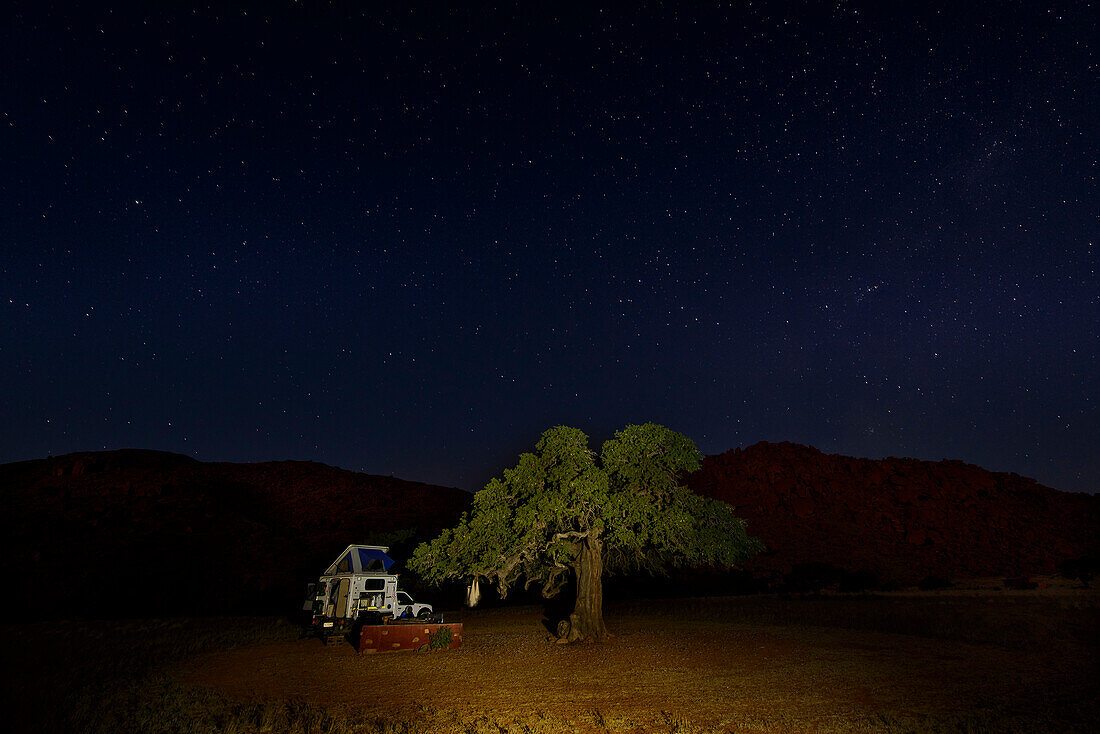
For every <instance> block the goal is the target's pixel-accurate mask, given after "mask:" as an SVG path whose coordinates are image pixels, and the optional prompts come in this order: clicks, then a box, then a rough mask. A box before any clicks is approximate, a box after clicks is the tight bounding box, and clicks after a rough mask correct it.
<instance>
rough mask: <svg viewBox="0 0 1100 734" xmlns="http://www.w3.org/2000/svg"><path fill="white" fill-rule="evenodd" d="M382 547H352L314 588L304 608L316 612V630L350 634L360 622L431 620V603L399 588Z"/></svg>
mask: <svg viewBox="0 0 1100 734" xmlns="http://www.w3.org/2000/svg"><path fill="white" fill-rule="evenodd" d="M388 550H389V548H387V547H385V546H381V545H349V546H348V547H347V548H345V549H344V552H343V553H341V554H340V555H339V556H338V557H337V559H336V560H335V561H334V562H333V563H332V565H331V566H329V567H328V570H326V571H325V573H324V575H322V576H321V578H320V579H319V580H318V582H317V584H316V585H314V587H313V589H312V591H311V595H310V597H309V598H307V599H306V603H305V605H303V608H304V609H305V610H306V611H312V612H313V627H314V628H315V629H316V630H317V632H319V633H321V634H322V635H324V636H329V635H338V634H342V633H344V632H347V631H348V630H349V629H350V628H351V627H352V626H353V625H354V624H355V623H356V622H362V623H365V624H378V623H380V622H384V621H387V620H389V619H401V618H412V617H415V618H417V619H427V618H428V617H431V616H432V606H431V604H421V603H420V602H417V601H416V600H414V599H413V598H412V597H411V596H409V594H408V593H407V592H405V591H402V590H401V589H399V588H397V574H392V573H389V570H390V567H391V566H393V559H392V558H390V557H389V556H388V555H386V551H388Z"/></svg>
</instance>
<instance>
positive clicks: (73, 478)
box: [0, 450, 470, 617]
mask: <svg viewBox="0 0 1100 734" xmlns="http://www.w3.org/2000/svg"><path fill="white" fill-rule="evenodd" d="M469 499H470V495H469V494H468V493H466V492H463V491H461V490H458V489H452V488H447V487H437V486H433V485H428V484H420V483H417V482H406V481H402V480H400V479H394V478H392V477H380V476H371V475H366V474H359V473H355V472H350V471H344V470H342V469H336V468H333V467H330V466H326V465H324V464H317V463H312V462H299V461H280V462H270V463H262V464H229V463H202V462H198V461H195V460H193V459H190V458H188V457H186V456H179V455H176V454H170V453H163V452H156V451H138V450H126V451H109V452H97V453H79V454H70V455H67V456H59V457H55V458H49V459H43V460H38V461H27V462H19V463H15V464H7V465H3V466H0V512H2V514H3V516H2V517H0V528H2V531H3V534H4V537H5V538H6V539H7V543H8V544H10V545H9V548H8V550H7V551H6V552H5V553H4V554H3V560H2V561H0V571H2V573H3V575H4V577H5V578H6V580H7V582H8V584H9V586H8V588H11V589H20V594H19V596H20V598H21V599H23V600H24V601H23V602H21V603H20V604H19V605H18V607H17V608H9V609H8V610H7V614H8V615H9V616H11V615H13V614H15V615H23V614H26V613H27V612H28V611H30V613H31V614H32V615H33V616H36V617H39V616H45V617H66V616H84V615H96V614H111V615H116V614H125V615H132V616H146V615H151V614H172V613H179V614H194V613H224V612H240V611H255V612H267V613H280V612H284V613H285V612H286V611H287V608H288V606H287V605H288V604H289V605H291V608H292V606H293V604H294V602H295V599H296V597H297V596H298V595H301V594H304V583H305V582H306V581H307V580H309V579H310V578H315V577H316V576H317V575H319V574H320V572H321V571H323V570H324V567H325V566H326V565H327V564H328V563H329V562H331V561H332V559H333V558H335V556H336V554H337V553H338V552H339V551H340V550H342V549H343V548H344V546H345V545H347V544H348V543H357V542H384V543H386V544H394V543H396V544H398V545H399V546H405V547H406V548H403V550H407V546H409V545H411V543H412V542H413V541H414V540H415V539H416V538H418V537H420V538H426V537H431V536H434V535H435V534H436V533H438V531H439V530H440V529H441V528H443V527H446V526H450V525H453V524H454V523H455V521H456V520H457V519H458V516H459V514H460V513H461V512H462V511H463V510H464V509H465V507H466V505H467V504H468V502H469Z"/></svg>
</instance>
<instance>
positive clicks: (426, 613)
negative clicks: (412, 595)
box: [416, 607, 432, 619]
mask: <svg viewBox="0 0 1100 734" xmlns="http://www.w3.org/2000/svg"><path fill="white" fill-rule="evenodd" d="M430 616H432V610H431V609H428V608H427V607H424V608H423V609H421V610H420V611H419V612H417V613H416V618H417V619H427V618H428V617H430Z"/></svg>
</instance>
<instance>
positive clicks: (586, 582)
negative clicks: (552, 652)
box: [561, 536, 611, 642]
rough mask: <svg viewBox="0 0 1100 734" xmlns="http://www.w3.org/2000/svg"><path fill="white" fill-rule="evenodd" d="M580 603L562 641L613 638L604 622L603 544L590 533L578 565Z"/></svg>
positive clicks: (578, 602)
mask: <svg viewBox="0 0 1100 734" xmlns="http://www.w3.org/2000/svg"><path fill="white" fill-rule="evenodd" d="M575 570H576V573H577V604H576V606H575V607H574V609H573V613H572V614H570V615H569V632H568V635H567V636H565V637H563V638H562V639H561V641H563V642H577V641H579V640H591V641H596V640H601V639H603V638H605V637H610V636H611V633H610V632H608V631H607V626H606V625H605V624H604V623H603V543H602V542H601V541H600V539H599V538H597V537H594V536H589V537H588V538H586V539H585V540H584V541H583V542H582V543H581V545H580V553H579V557H578V558H577V565H576V566H575Z"/></svg>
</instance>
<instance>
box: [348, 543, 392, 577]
mask: <svg viewBox="0 0 1100 734" xmlns="http://www.w3.org/2000/svg"><path fill="white" fill-rule="evenodd" d="M356 550H357V551H358V552H359V568H361V569H362V570H364V571H386V572H389V570H390V566H392V565H393V559H392V558H390V557H389V556H387V555H386V549H383V548H370V547H363V546H360V547H359V548H356Z"/></svg>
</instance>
